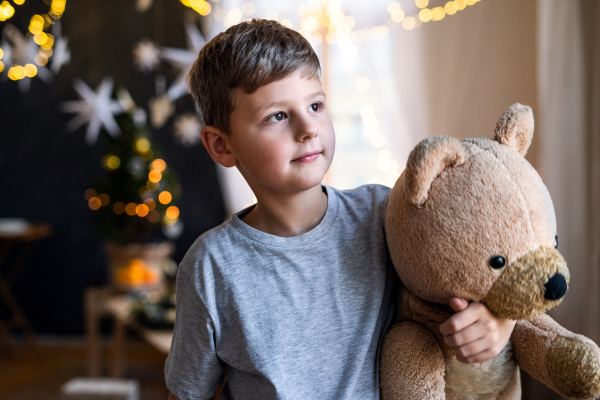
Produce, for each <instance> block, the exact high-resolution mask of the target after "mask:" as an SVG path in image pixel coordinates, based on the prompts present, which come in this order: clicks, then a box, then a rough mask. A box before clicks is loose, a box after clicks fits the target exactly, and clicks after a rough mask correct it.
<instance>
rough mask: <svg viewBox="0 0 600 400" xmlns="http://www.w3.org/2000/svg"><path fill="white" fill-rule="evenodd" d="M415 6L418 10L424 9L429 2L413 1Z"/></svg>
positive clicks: (423, 0) (426, 0)
mask: <svg viewBox="0 0 600 400" xmlns="http://www.w3.org/2000/svg"><path fill="white" fill-rule="evenodd" d="M415 4H416V5H417V7H419V8H425V7H427V6H428V5H429V0H415Z"/></svg>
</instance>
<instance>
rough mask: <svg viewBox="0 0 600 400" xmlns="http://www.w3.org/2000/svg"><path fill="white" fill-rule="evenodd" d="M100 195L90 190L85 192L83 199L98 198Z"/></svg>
mask: <svg viewBox="0 0 600 400" xmlns="http://www.w3.org/2000/svg"><path fill="white" fill-rule="evenodd" d="M97 195H98V193H97V192H96V190H94V189H92V188H89V189H87V190H86V191H85V192H83V197H84V198H85V199H86V200H89V199H91V198H92V197H96V196H97Z"/></svg>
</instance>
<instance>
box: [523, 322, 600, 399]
mask: <svg viewBox="0 0 600 400" xmlns="http://www.w3.org/2000/svg"><path fill="white" fill-rule="evenodd" d="M511 341H512V344H513V349H514V354H515V357H516V359H517V362H518V364H519V366H520V367H521V368H523V369H524V370H525V371H527V372H528V373H529V374H530V375H531V376H533V377H534V378H536V379H537V380H539V381H540V382H542V383H544V384H545V385H547V386H548V387H550V388H551V389H553V390H555V391H557V392H558V393H560V394H562V395H564V396H566V397H569V398H574V399H589V398H596V397H598V396H600V349H599V348H598V346H597V345H596V344H595V343H594V342H592V341H591V340H590V339H588V338H586V337H585V336H582V335H577V334H574V333H572V332H570V331H568V330H566V329H565V328H563V327H562V326H560V325H559V324H558V323H556V322H555V321H554V320H553V319H552V318H550V317H549V316H547V315H545V314H542V315H540V316H539V317H536V318H534V319H532V320H531V321H524V320H521V321H518V322H517V324H516V325H515V329H514V330H513V333H512V336H511Z"/></svg>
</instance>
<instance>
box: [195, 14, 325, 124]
mask: <svg viewBox="0 0 600 400" xmlns="http://www.w3.org/2000/svg"><path fill="white" fill-rule="evenodd" d="M300 68H303V69H304V70H305V72H306V74H307V75H308V76H310V77H311V78H313V77H318V76H319V74H320V64H319V58H318V57H317V55H316V54H315V52H314V50H313V48H312V46H311V45H310V43H309V42H308V41H307V40H306V39H305V38H304V37H303V36H302V35H301V34H299V33H298V32H296V31H294V30H292V29H289V28H286V27H285V26H283V25H281V24H280V23H278V22H275V21H270V20H264V19H253V20H251V21H248V22H242V23H240V24H238V25H234V26H232V27H231V28H229V29H227V31H225V32H222V33H220V34H219V35H217V36H216V37H215V38H214V39H213V40H211V41H210V42H209V43H208V44H206V45H205V46H204V47H203V48H202V50H200V54H199V55H198V59H197V60H196V62H195V63H194V65H193V66H192V69H191V70H190V73H189V75H188V77H187V82H188V87H189V89H190V93H191V94H192V97H193V98H194V101H195V102H196V105H197V106H198V108H199V109H200V113H201V117H202V120H203V121H202V122H203V123H204V124H205V125H210V126H214V127H216V128H218V129H220V130H222V131H223V132H224V133H226V134H229V132H230V131H229V128H230V126H229V117H230V116H231V113H232V112H233V110H234V108H235V97H234V89H235V88H241V89H242V90H244V91H245V92H246V93H253V92H254V91H256V90H257V89H258V88H260V87H261V86H264V85H267V84H269V83H271V82H275V81H278V80H280V79H283V78H285V77H286V76H288V75H289V74H291V73H293V72H295V71H296V70H298V69H300Z"/></svg>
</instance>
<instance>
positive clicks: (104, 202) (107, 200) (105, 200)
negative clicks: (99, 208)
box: [98, 193, 110, 206]
mask: <svg viewBox="0 0 600 400" xmlns="http://www.w3.org/2000/svg"><path fill="white" fill-rule="evenodd" d="M98 198H99V199H100V201H101V202H102V205H103V206H106V205H108V203H110V197H109V196H108V195H107V194H106V193H102V194H101V195H99V196H98Z"/></svg>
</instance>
